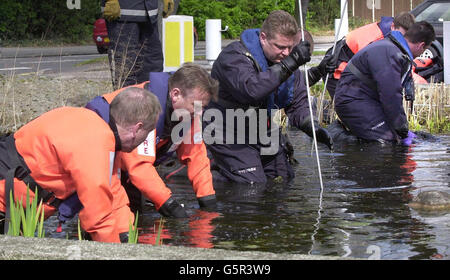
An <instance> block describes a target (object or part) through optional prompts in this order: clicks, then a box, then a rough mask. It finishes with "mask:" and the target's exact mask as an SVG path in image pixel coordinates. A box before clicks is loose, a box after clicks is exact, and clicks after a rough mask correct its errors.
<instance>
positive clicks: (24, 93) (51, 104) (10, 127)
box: [0, 74, 112, 134]
mask: <svg viewBox="0 0 450 280" xmlns="http://www.w3.org/2000/svg"><path fill="white" fill-rule="evenodd" d="M91 76H92V74H91ZM111 90H112V85H111V80H110V79H106V78H105V79H90V78H86V77H82V76H80V75H77V76H75V75H65V76H58V77H52V76H39V75H28V76H25V75H21V76H1V75H0V93H1V95H0V134H4V133H7V132H13V131H16V130H17V129H18V128H20V127H21V126H23V125H24V124H26V123H27V122H29V121H30V120H32V119H34V118H36V117H38V116H39V115H41V114H43V113H45V112H47V111H49V110H51V109H53V108H57V107H61V106H84V105H85V104H86V103H87V102H88V101H89V100H90V99H92V98H93V97H95V96H97V95H101V94H104V93H107V92H110V91H111Z"/></svg>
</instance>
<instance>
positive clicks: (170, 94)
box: [86, 63, 218, 218]
mask: <svg viewBox="0 0 450 280" xmlns="http://www.w3.org/2000/svg"><path fill="white" fill-rule="evenodd" d="M149 79H150V82H144V83H141V84H138V85H135V86H132V87H139V88H145V89H150V91H151V92H152V93H154V94H155V95H156V96H157V97H158V99H159V101H160V103H161V106H162V112H161V114H160V116H159V119H158V123H157V127H156V131H153V132H151V133H150V134H149V136H148V137H147V139H146V140H145V141H144V142H143V143H142V144H141V145H140V146H139V147H137V149H135V150H134V151H133V152H131V153H120V155H119V157H120V159H121V168H122V183H123V185H124V186H125V188H126V189H127V193H128V195H129V197H130V200H134V201H135V202H137V203H133V201H131V202H132V204H138V205H136V206H134V205H132V207H131V208H132V209H133V208H135V209H139V207H140V200H141V199H140V197H141V195H140V194H141V193H142V194H143V195H144V196H145V197H146V198H147V199H149V200H150V201H151V202H153V203H154V205H155V208H156V209H157V210H158V211H159V213H160V214H162V215H163V216H166V217H179V218H181V217H187V213H186V210H185V209H184V208H183V207H182V206H181V204H180V203H178V202H177V201H176V200H175V199H174V198H173V197H172V192H171V190H170V189H169V188H168V187H167V186H166V185H165V183H164V181H163V180H162V179H161V177H160V176H159V175H158V173H157V171H156V169H155V166H156V165H159V164H160V163H162V162H164V161H165V160H167V159H169V158H170V157H171V154H173V153H175V152H176V154H177V156H178V159H179V160H180V162H181V163H182V164H185V165H186V166H187V175H188V178H189V180H190V181H191V183H192V186H193V189H194V192H195V195H196V197H197V200H198V203H199V205H200V207H213V206H215V204H216V196H215V191H214V187H213V180H212V174H211V170H210V161H209V158H208V157H207V152H206V147H205V144H204V142H203V140H202V131H201V122H200V118H201V110H199V112H194V102H195V101H198V102H199V103H200V102H201V104H199V105H200V106H201V107H204V106H206V105H207V104H208V103H209V101H210V99H211V98H215V96H216V95H217V91H218V82H217V81H216V80H214V79H212V78H211V76H210V75H209V74H208V72H207V71H206V70H205V69H203V68H202V67H200V66H198V65H195V64H192V63H186V64H184V65H183V67H181V68H180V69H178V70H177V71H176V72H175V73H173V74H170V73H165V72H152V73H150V78H149ZM123 90H124V89H119V90H117V91H114V92H112V93H108V94H105V95H103V96H99V97H96V98H94V99H93V100H92V101H91V102H89V103H88V104H87V106H86V107H87V108H89V109H91V110H94V111H95V112H97V113H98V114H99V115H105V114H104V113H103V112H102V111H104V109H103V108H107V107H108V103H110V102H111V100H113V98H114V97H115V96H116V95H117V94H119V93H120V92H121V91H123ZM183 112H185V113H186V114H188V115H187V116H186V117H187V119H189V120H191V122H190V124H189V123H188V124H187V126H188V127H189V126H190V127H189V129H187V133H184V135H183V140H182V141H181V142H177V141H175V140H174V139H173V137H172V136H173V135H172V134H174V129H175V128H176V126H177V125H179V124H180V123H182V121H181V122H180V117H181V116H180V115H179V113H183ZM174 119H175V120H174ZM183 132H185V131H183ZM177 133H178V132H177ZM176 142H177V143H176ZM136 188H137V190H139V192H137V190H136ZM133 197H134V199H133Z"/></svg>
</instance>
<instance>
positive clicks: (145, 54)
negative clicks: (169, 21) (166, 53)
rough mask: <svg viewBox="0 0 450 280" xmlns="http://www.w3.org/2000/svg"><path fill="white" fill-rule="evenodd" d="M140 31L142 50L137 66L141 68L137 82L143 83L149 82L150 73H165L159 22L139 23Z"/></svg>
mask: <svg viewBox="0 0 450 280" xmlns="http://www.w3.org/2000/svg"><path fill="white" fill-rule="evenodd" d="M139 30H140V38H139V44H140V46H141V49H142V50H141V51H140V52H139V56H138V60H137V64H138V65H139V66H140V70H139V73H138V75H137V82H138V83H143V82H145V81H148V79H149V78H148V75H149V73H150V72H162V71H163V63H164V61H163V52H162V46H161V41H160V40H159V32H158V24H157V22H156V21H155V22H154V23H153V22H151V21H150V20H149V21H146V22H141V23H139Z"/></svg>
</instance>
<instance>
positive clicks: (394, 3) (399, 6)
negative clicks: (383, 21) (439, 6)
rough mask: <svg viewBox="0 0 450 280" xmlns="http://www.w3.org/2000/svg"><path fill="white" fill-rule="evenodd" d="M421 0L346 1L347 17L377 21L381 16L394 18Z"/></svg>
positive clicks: (421, 0)
mask: <svg viewBox="0 0 450 280" xmlns="http://www.w3.org/2000/svg"><path fill="white" fill-rule="evenodd" d="M422 2H423V0H348V10H349V16H352V17H359V18H363V19H368V20H371V21H377V20H379V19H380V17H382V16H395V15H396V14H398V13H400V12H406V11H410V10H412V9H413V8H415V7H416V6H417V5H419V4H420V3H422Z"/></svg>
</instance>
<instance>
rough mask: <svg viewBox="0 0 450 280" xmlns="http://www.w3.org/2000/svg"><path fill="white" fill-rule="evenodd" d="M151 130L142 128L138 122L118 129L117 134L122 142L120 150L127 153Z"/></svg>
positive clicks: (145, 137)
mask: <svg viewBox="0 0 450 280" xmlns="http://www.w3.org/2000/svg"><path fill="white" fill-rule="evenodd" d="M150 132H151V130H148V129H144V127H143V124H142V123H138V124H136V125H133V126H129V127H127V128H124V129H121V130H119V136H120V140H121V144H122V149H121V151H123V152H125V153H129V152H131V151H133V150H134V149H135V148H136V147H137V146H139V145H140V144H141V143H142V142H144V140H145V139H147V136H148V134H149V133H150Z"/></svg>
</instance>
